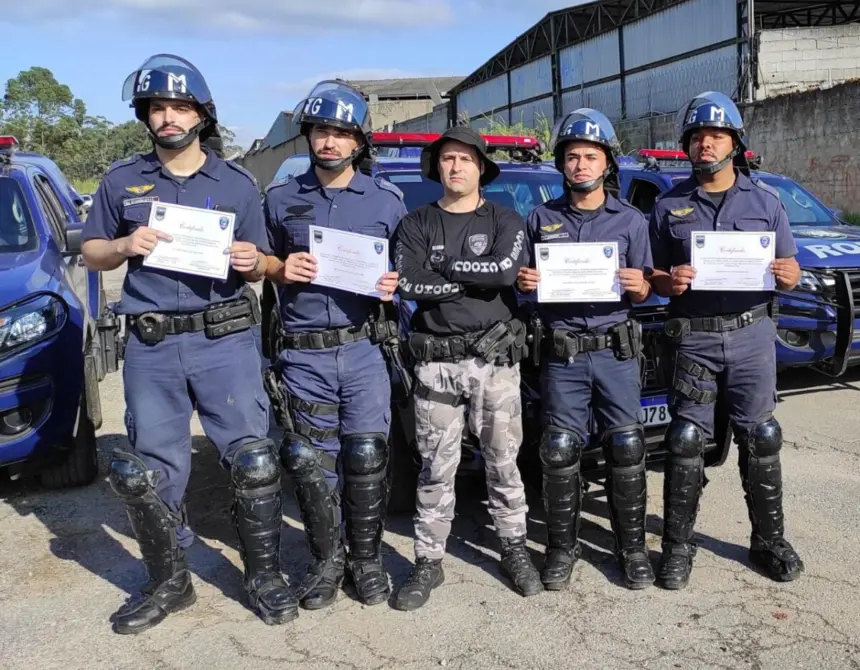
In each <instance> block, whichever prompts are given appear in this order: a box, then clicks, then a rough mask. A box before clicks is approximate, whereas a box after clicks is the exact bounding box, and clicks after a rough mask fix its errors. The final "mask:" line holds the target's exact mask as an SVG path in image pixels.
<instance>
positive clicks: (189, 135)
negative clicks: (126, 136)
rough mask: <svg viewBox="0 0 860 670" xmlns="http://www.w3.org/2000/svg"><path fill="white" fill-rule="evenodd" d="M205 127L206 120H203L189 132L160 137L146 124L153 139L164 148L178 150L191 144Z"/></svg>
mask: <svg viewBox="0 0 860 670" xmlns="http://www.w3.org/2000/svg"><path fill="white" fill-rule="evenodd" d="M205 127H206V121H205V120H203V121H201V122H200V123H198V124H197V125H196V126H194V127H193V128H191V129H190V130H189V131H188V132H185V133H180V134H179V135H168V136H167V137H159V136H158V135H157V134H156V133H155V132H153V130H152V128H150V127H149V126H148V125H147V126H146V129H147V130H148V131H149V136H150V137H151V138H152V141H153V142H155V143H156V144H157V145H158V146H160V147H161V148H162V149H168V150H169V151H178V150H179V149H184V148H185V147H187V146H188V145H190V144H191V143H192V142H193V141H194V140H195V139H196V138H197V137H198V136H199V135H200V131H201V130H203V129H204V128H205Z"/></svg>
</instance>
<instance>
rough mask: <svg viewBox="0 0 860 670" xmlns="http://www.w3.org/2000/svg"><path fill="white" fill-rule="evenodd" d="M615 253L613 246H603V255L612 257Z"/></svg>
mask: <svg viewBox="0 0 860 670" xmlns="http://www.w3.org/2000/svg"><path fill="white" fill-rule="evenodd" d="M614 253H615V250H614V249H613V248H612V247H603V255H604V256H606V257H607V258H612V254H614Z"/></svg>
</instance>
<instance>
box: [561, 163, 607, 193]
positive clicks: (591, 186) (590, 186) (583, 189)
mask: <svg viewBox="0 0 860 670" xmlns="http://www.w3.org/2000/svg"><path fill="white" fill-rule="evenodd" d="M610 174H612V169H611V168H606V169H605V170H604V171H603V174H602V175H600V176H599V177H597V179H590V180H588V181H580V182H575V181H571V180H570V179H568V178H567V177H565V181H566V182H567V185H568V188H570V190H571V191H576V192H577V193H590V192H591V191H594V190H596V189H597V187H598V186H600V185H601V184H602V183H603V181H604V180H605V179H606V178H607V177H609V175H610Z"/></svg>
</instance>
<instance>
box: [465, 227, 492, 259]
mask: <svg viewBox="0 0 860 670" xmlns="http://www.w3.org/2000/svg"><path fill="white" fill-rule="evenodd" d="M487 241H488V238H487V236H486V235H485V234H483V233H481V234H478V235H470V236H469V248H470V249H471V250H472V253H473V254H475V255H476V256H480V255H481V254H482V253H484V252H485V251H486V250H487Z"/></svg>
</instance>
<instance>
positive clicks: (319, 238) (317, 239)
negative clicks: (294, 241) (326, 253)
mask: <svg viewBox="0 0 860 670" xmlns="http://www.w3.org/2000/svg"><path fill="white" fill-rule="evenodd" d="M322 237H323V236H322V231H321V230H315V231H314V242H317V243H319V242H322Z"/></svg>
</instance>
